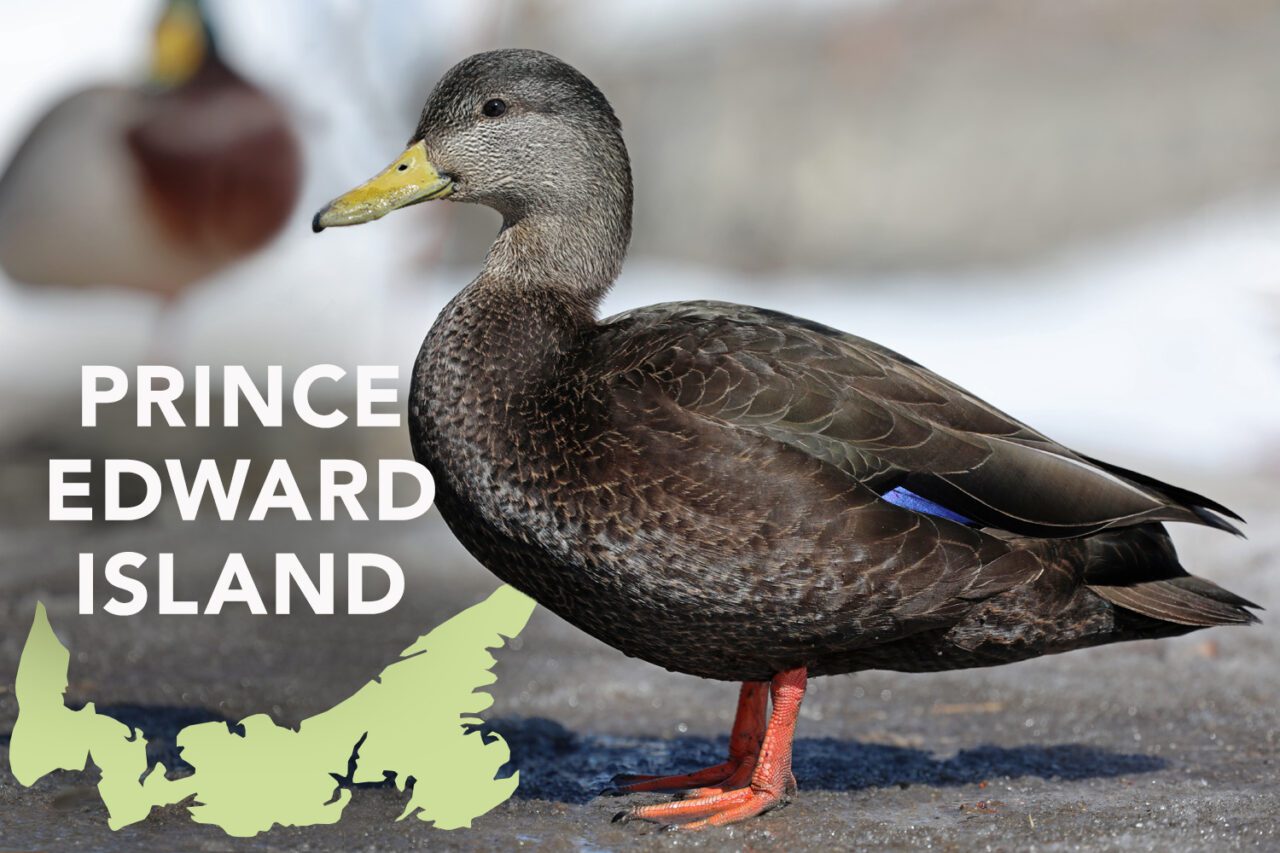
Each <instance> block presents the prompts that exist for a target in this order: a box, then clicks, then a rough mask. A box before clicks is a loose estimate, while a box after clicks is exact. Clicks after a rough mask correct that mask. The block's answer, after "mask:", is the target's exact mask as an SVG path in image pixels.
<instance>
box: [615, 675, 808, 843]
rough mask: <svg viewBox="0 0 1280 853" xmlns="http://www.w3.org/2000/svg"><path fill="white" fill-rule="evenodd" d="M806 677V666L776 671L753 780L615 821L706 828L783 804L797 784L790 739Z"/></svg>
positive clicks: (634, 812) (629, 811) (637, 811)
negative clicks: (769, 711)
mask: <svg viewBox="0 0 1280 853" xmlns="http://www.w3.org/2000/svg"><path fill="white" fill-rule="evenodd" d="M806 676H807V673H806V671H805V668H804V667H798V668H796V669H790V670H787V671H786V672H782V673H779V674H778V675H775V676H774V678H773V682H772V684H771V685H770V696H771V698H772V700H773V712H772V714H771V715H770V717H769V725H768V727H767V728H766V729H765V734H764V740H763V742H762V743H761V744H760V753H759V756H758V758H757V759H756V762H755V767H754V768H753V769H752V771H751V781H750V784H748V785H746V786H745V787H741V788H734V789H728V787H727V786H725V788H724V789H721V788H717V789H716V790H715V792H714V793H712V792H710V791H708V792H707V793H705V794H702V792H699V794H702V795H700V796H695V797H692V798H690V799H684V800H674V801H672V802H668V803H657V804H655V805H651V806H637V807H636V808H632V809H627V810H626V811H623V812H619V813H618V814H617V815H616V816H615V817H614V821H624V822H625V821H629V820H651V821H655V822H657V823H664V824H674V825H677V826H678V827H679V828H680V829H702V828H704V827H707V826H722V825H724V824H727V823H735V822H737V821H740V820H745V819H746V818H749V817H753V816H755V815H758V814H761V813H762V812H765V811H768V810H769V809H772V808H774V807H776V806H779V805H782V804H783V803H785V802H786V800H787V797H788V796H789V795H790V794H792V793H793V792H794V791H795V786H796V780H795V777H794V776H793V775H791V742H792V740H793V739H794V737H795V731H796V718H797V717H798V716H799V714H800V701H801V700H802V699H803V698H804V688H805V681H806ZM682 821H689V822H687V823H681V822H682Z"/></svg>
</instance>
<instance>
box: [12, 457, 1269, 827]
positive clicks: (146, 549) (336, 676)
mask: <svg viewBox="0 0 1280 853" xmlns="http://www.w3.org/2000/svg"><path fill="white" fill-rule="evenodd" d="M43 452H44V451H39V450H38V449H37V451H36V452H34V453H33V454H32V456H33V458H35V459H36V460H37V461H36V462H34V463H30V464H28V463H29V460H27V459H26V457H25V456H24V457H21V458H19V457H15V456H13V455H10V456H9V457H7V459H6V467H5V472H6V475H5V484H4V489H3V493H4V494H3V495H2V496H0V501H2V502H3V504H4V505H5V507H7V510H8V511H6V512H5V513H4V514H3V516H2V517H3V518H4V519H5V521H4V522H0V524H3V525H4V526H3V527H2V528H0V626H3V628H2V630H0V850H140V851H171V850H175V849H180V850H210V851H214V850H217V851H223V850H226V851H234V850H255V851H258V850H261V851H266V850H331V849H332V850H404V849H426V848H428V847H430V848H432V849H467V850H472V849H475V850H489V849H512V848H515V847H520V846H527V847H536V848H538V849H549V850H574V851H577V850H634V849H650V848H654V849H664V848H693V849H712V850H718V849H752V850H756V849H784V848H785V849H790V850H829V849H848V848H862V849H872V848H877V849H879V848H883V849H898V850H908V849H911V850H915V849H946V850H952V849H954V850H969V849H1005V850H1015V849H1030V848H1036V849H1050V850H1054V849H1073V850H1074V849H1086V850H1106V849H1119V848H1124V849H1140V850H1159V851H1168V850H1210V849H1212V850H1220V849H1277V848H1280V819H1278V818H1277V815H1280V790H1277V787H1276V784H1275V783H1276V779H1277V771H1278V770H1280V764H1278V763H1277V750H1278V748H1280V671H1278V664H1277V660H1280V627H1277V625H1278V623H1277V622H1276V621H1275V620H1274V619H1267V621H1266V624H1264V625H1262V626H1259V627H1254V628H1249V629H1217V630H1214V631H1209V632H1201V633H1198V634H1194V635H1191V636H1188V637H1184V638H1180V639H1176V640H1171V641H1163V642H1159V643H1135V644H1129V645H1125V646H1114V647H1110V648H1103V649H1095V650H1090V651H1086V652H1077V653H1073V654H1069V655H1063V656H1059V657H1055V658H1049V659H1042V660H1038V661H1030V662H1026V663H1022V664H1017V665H1014V666H1008V667H1003V668H999V669H993V670H975V671H968V672H957V673H945V674H937V675H901V674H896V673H883V672H874V673H864V674H860V675H857V676H845V677H839V678H827V679H820V680H817V681H816V682H814V683H813V684H812V686H811V690H810V693H809V695H808V696H807V698H806V700H805V704H804V708H803V712H802V720H801V723H800V727H799V734H798V742H797V745H796V758H795V773H796V776H797V778H798V779H799V782H800V793H799V795H798V796H797V797H796V799H795V801H794V802H793V803H792V804H790V805H789V806H788V807H786V808H784V809H780V810H778V811H775V812H773V813H771V814H768V815H766V816H764V817H763V818H760V819H758V820H755V821H752V822H750V823H748V824H746V825H743V826H739V827H733V828H729V829H723V830H716V831H710V832H705V833H701V834H697V835H681V834H668V833H660V832H656V831H655V830H654V829H653V828H652V827H650V826H647V825H643V824H631V825H618V824H612V823H610V820H609V819H610V817H611V816H612V815H613V814H614V813H615V812H616V811H618V810H619V809H620V808H621V807H622V806H624V805H626V804H627V803H633V802H646V801H649V800H650V799H652V798H651V797H635V798H630V799H628V800H618V799H611V798H607V797H601V796H598V795H597V794H598V792H599V791H600V790H601V789H602V788H604V787H605V785H606V783H607V782H608V780H609V778H610V777H611V776H612V775H613V774H615V773H618V772H624V771H631V772H659V771H666V770H675V769H685V768H693V767H696V766H700V765H705V764H711V763H715V762H717V761H719V760H720V757H721V755H722V753H723V752H724V749H725V744H726V737H725V735H726V734H727V730H728V727H729V724H730V722H731V717H732V713H733V707H734V698H735V688H734V686H733V685H728V684H720V683H710V682H704V681H700V680H698V679H694V678H689V677H686V676H681V675H675V674H670V673H667V672H663V671H660V670H658V669H656V668H654V667H652V666H650V665H648V664H645V663H642V662H639V661H635V660H629V659H627V658H624V657H622V656H621V655H620V654H618V653H616V652H614V651H613V650H612V649H609V648H607V647H605V646H603V645H601V644H599V643H597V642H595V641H594V640H591V639H589V638H587V637H586V636H584V635H582V634H580V633H578V632H577V631H575V630H574V629H572V628H570V627H569V626H567V625H565V624H564V623H562V622H561V621H560V620H559V619H557V618H556V617H555V616H553V615H551V614H550V613H549V612H546V611H544V610H539V611H538V612H537V613H536V614H535V616H534V618H533V620H532V622H531V623H530V625H529V627H528V628H527V629H526V631H525V632H524V634H523V635H522V636H521V637H519V638H518V639H517V640H516V641H514V642H513V643H512V644H511V646H510V647H509V648H507V649H505V650H503V651H502V652H501V653H500V661H499V664H498V674H499V681H498V683H497V685H496V686H495V687H494V689H493V693H494V694H495V697H496V703H495V705H494V707H493V709H492V710H491V712H490V713H489V714H488V715H487V716H488V717H489V719H490V721H491V725H492V726H493V727H494V728H496V729H497V730H499V731H501V732H502V733H503V734H504V735H505V736H506V738H507V739H508V740H509V742H510V744H511V746H512V750H513V763H514V764H515V766H516V767H518V768H519V770H520V773H521V787H520V789H519V792H518V793H517V795H516V796H515V797H514V798H513V799H512V800H510V801H509V802H508V803H506V804H505V805H503V806H501V807H499V808H498V809H497V810H495V811H494V812H492V813H490V814H488V815H486V816H484V817H483V818H481V819H479V820H478V821H477V822H476V823H475V826H474V828H472V829H471V830H461V831H454V832H443V831H439V830H434V829H432V828H430V827H428V826H426V825H423V824H421V823H419V822H417V821H414V820H410V821H404V822H400V823H396V822H394V818H395V816H396V815H397V814H398V813H399V811H400V808H401V806H402V795H400V794H398V793H397V792H396V791H394V790H393V789H390V788H361V789H359V790H357V791H356V792H355V796H354V799H353V802H352V804H351V805H350V807H349V808H348V809H347V812H346V814H345V816H344V818H343V820H342V821H341V822H340V823H339V824H337V825H336V826H329V827H317V828H310V829H296V828H285V829H279V828H278V829H276V830H273V831H271V832H269V833H266V834H264V835H260V836H258V837H257V838H254V839H247V840H242V839H232V838H229V837H227V836H226V835H224V834H223V833H222V831H221V830H219V829H216V828H211V827H202V826H198V825H196V824H193V823H192V822H191V821H190V820H188V819H187V817H186V815H185V813H184V812H183V810H182V809H180V808H170V809H167V810H165V811H163V812H159V813H156V814H154V815H153V816H152V817H151V818H150V819H149V820H148V821H147V822H145V823H144V824H141V825H135V826H132V827H127V828H125V829H123V830H121V831H119V832H115V833H113V832H110V831H109V830H108V829H107V828H106V815H105V812H104V809H103V807H102V806H101V804H100V802H99V800H98V798H97V795H96V791H95V790H94V789H93V788H92V787H91V785H92V781H93V780H92V776H90V775H87V774H76V773H63V774H59V775H57V776H55V777H50V778H46V779H45V780H43V781H41V782H40V783H38V784H37V785H36V786H35V787H34V788H33V789H25V788H22V787H20V786H18V785H17V784H16V783H15V782H14V780H13V777H12V776H11V775H10V774H9V772H8V761H7V744H8V734H7V733H8V732H9V730H10V729H11V727H12V724H13V720H14V718H15V715H16V712H17V708H16V704H15V702H14V699H13V686H12V677H13V673H14V671H15V668H16V664H17V659H18V654H19V651H20V648H21V643H22V641H23V639H24V637H25V634H26V631H27V628H28V626H29V624H30V619H31V615H32V612H33V609H34V606H35V602H36V600H37V599H40V600H43V601H44V602H45V603H46V604H47V606H48V607H49V611H50V616H51V618H52V620H53V624H54V627H55V629H56V630H57V631H58V632H59V635H60V637H61V638H62V639H63V641H64V642H65V643H67V644H68V646H69V647H70V648H71V649H72V652H73V658H72V666H71V687H70V691H69V695H70V697H71V698H72V699H73V700H74V701H88V700H93V701H95V702H97V703H98V705H99V707H101V708H108V709H112V713H115V714H116V715H117V716H119V717H120V718H121V719H125V720H128V721H131V722H133V723H135V724H136V725H139V726H140V727H142V728H143V729H144V730H146V731H147V733H148V736H149V737H155V738H157V739H158V741H157V744H156V747H157V750H158V753H157V754H165V753H166V752H168V751H169V750H171V738H172V736H173V734H174V733H175V732H176V731H177V730H178V729H180V728H181V727H182V726H184V725H186V724H188V723H190V722H194V721H197V720H204V719H217V718H225V719H238V718H240V717H243V716H245V715H247V714H250V713H254V712H259V711H266V712H269V713H271V714H272V715H273V716H274V717H275V718H276V719H277V720H280V721H297V720H299V719H301V718H303V717H305V716H308V715H309V714H312V713H315V712H317V711H319V710H322V709H324V708H326V707H329V706H330V705H332V704H333V703H335V702H337V701H338V700H340V699H342V698H344V697H345V696H346V695H348V694H349V693H351V692H352V691H353V690H355V689H356V688H358V687H359V686H360V685H361V684H363V683H364V682H365V681H366V680H367V679H368V678H369V677H370V676H371V675H372V674H373V673H375V672H376V671H377V670H378V669H379V668H381V667H382V666H383V665H384V664H385V663H387V662H388V661H389V660H391V659H392V658H393V657H394V656H395V655H396V654H397V653H398V652H399V650H400V649H402V648H403V647H405V646H406V645H407V644H408V643H409V642H410V641H411V640H413V639H414V638H415V637H416V636H417V635H419V634H420V633H422V632H424V631H425V630H426V629H427V628H429V627H430V626H432V625H434V624H436V623H438V622H440V621H442V620H443V619H445V618H447V617H448V616H450V615H452V614H453V613H454V612H456V611H458V610H460V609H461V608H463V607H465V606H467V605H469V604H471V603H474V602H476V601H478V600H480V598H482V597H483V596H484V595H485V594H486V593H487V592H488V591H489V590H491V589H492V588H493V587H494V586H495V585H496V583H495V581H494V580H493V579H492V578H491V577H490V576H489V575H488V574H487V573H486V572H485V571H484V570H483V569H481V568H480V567H479V566H478V565H476V564H475V563H473V562H472V561H471V560H470V558H469V557H467V555H466V554H465V553H464V552H462V551H461V550H460V549H459V548H458V546H457V545H456V544H454V543H453V542H452V540H451V539H450V537H449V536H448V534H447V532H446V531H445V530H444V529H443V525H441V524H440V523H439V519H438V518H437V517H435V516H434V514H432V516H430V517H429V518H428V519H425V520H423V521H420V522H413V523H394V524H392V523H375V522H365V523H357V522H347V523H333V524H324V525H319V524H310V525H308V524H303V523H297V524H292V523H291V524H280V525H270V524H257V525H255V524H250V523H233V524H225V525H224V524H218V523H215V522H205V521H195V522H190V523H182V522H178V521H171V520H167V517H166V516H165V515H164V514H163V513H162V514H161V517H158V518H154V519H152V520H150V521H147V522H140V523H136V524H128V525H117V526H110V525H94V524H72V525H62V526H53V525H49V524H48V523H47V522H43V521H41V516H42V514H43V511H44V503H43V501H44V493H43V492H42V491H41V488H42V487H41V485H40V481H41V479H42V478H43V476H44V463H43V461H40V460H39V457H40V456H41V455H42V453H43ZM156 452H160V453H162V452H164V451H163V449H160V450H157V451H156ZM1149 467H1150V466H1149ZM1159 473H1162V474H1164V475H1166V476H1172V472H1169V471H1160V472H1159ZM1179 482H1184V484H1185V485H1189V486H1193V487H1195V488H1197V489H1199V490H1202V491H1205V492H1207V493H1209V494H1211V495H1213V496H1214V497H1215V498H1219V499H1221V500H1223V501H1225V502H1226V503H1227V504H1228V505H1231V506H1232V507H1234V508H1236V509H1238V510H1239V511H1240V512H1241V513H1242V514H1243V515H1245V517H1247V518H1249V519H1251V520H1252V521H1253V522H1254V523H1253V524H1252V525H1251V526H1250V529H1249V533H1250V537H1251V538H1250V539H1249V540H1248V541H1241V540H1238V539H1234V538H1232V537H1229V536H1225V535H1222V534H1216V533H1214V532H1212V531H1198V530H1190V531H1183V532H1180V533H1179V545H1180V550H1181V552H1182V554H1183V557H1184V562H1185V563H1186V564H1187V565H1188V566H1190V567H1193V568H1194V569H1196V570H1199V571H1201V572H1203V573H1204V574H1206V575H1208V576H1209V577H1212V578H1213V579H1215V580H1217V581H1219V582H1221V583H1223V584H1224V585H1226V586H1228V587H1229V588H1231V589H1233V590H1235V591H1236V592H1239V593H1240V594H1242V595H1245V596H1247V597H1249V598H1252V599H1255V600H1258V601H1260V602H1262V603H1263V604H1271V605H1273V606H1274V605H1275V604H1276V602H1278V601H1280V525H1277V523H1276V521H1277V518H1278V515H1280V514H1278V513H1277V501H1278V499H1280V495H1278V494H1277V491H1276V489H1275V486H1274V482H1273V481H1262V480H1258V481H1252V482H1250V481H1244V482H1242V481H1225V480H1224V481H1221V482H1206V481H1205V480H1204V478H1203V477H1202V476H1201V477H1199V478H1195V477H1193V478H1191V479H1188V478H1186V477H1184V478H1182V480H1180V481H1179ZM122 550H137V551H140V552H142V553H144V554H151V553H156V552H160V551H174V552H176V554H177V557H176V562H177V565H178V571H179V576H180V581H179V588H178V592H179V594H180V595H182V594H184V593H191V594H194V595H207V594H208V591H209V589H210V588H211V585H212V579H213V576H214V575H215V573H216V571H217V570H218V569H220V568H221V565H222V560H223V559H224V558H225V555H226V553H227V552H228V551H232V550H239V551H243V552H244V553H245V554H246V557H247V559H248V562H249V564H250V566H252V567H255V568H257V569H260V570H261V571H262V573H263V575H264V576H267V573H268V571H269V569H270V565H271V560H270V557H271V555H272V554H274V553H275V552H276V551H296V552H298V553H299V554H300V555H302V556H303V557H304V558H306V557H307V555H314V554H316V553H319V552H325V551H335V552H338V553H345V552H350V551H359V550H372V551H379V552H382V553H386V554H389V555H391V556H393V557H395V558H396V559H397V560H398V561H399V562H400V563H401V565H402V566H404V568H405V570H406V573H407V574H408V575H409V587H408V591H407V594H406V597H405V600H404V601H403V602H402V603H401V605H400V606H399V607H397V608H396V609H395V610H394V611H392V612H391V613H389V614H387V615H385V616H380V617H347V616H331V617H317V616H310V615H294V616H289V617H278V616H262V617H253V616H248V615H241V614H236V613H230V614H226V615H223V616H219V617H160V616H157V615H140V616H136V617H132V618H128V619H121V618H118V617H112V616H106V615H96V616H91V617H80V616H77V615H75V611H76V593H77V590H76V582H75V568H74V566H75V554H76V553H78V552H79V551H92V552H95V553H97V554H99V555H106V554H110V553H113V552H116V551H122ZM1264 618H1266V614H1264ZM166 739H168V740H169V741H170V746H169V747H166V745H165V743H166Z"/></svg>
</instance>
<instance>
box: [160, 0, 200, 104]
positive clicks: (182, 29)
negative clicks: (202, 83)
mask: <svg viewBox="0 0 1280 853" xmlns="http://www.w3.org/2000/svg"><path fill="white" fill-rule="evenodd" d="M214 55H215V49H214V43H213V32H212V30H211V29H210V27H209V22H208V19H207V17H206V15H205V9H204V6H203V4H202V3H201V2H200V0H168V2H167V3H165V6H164V11H163V12H162V13H161V14H160V19H159V20H158V21H157V22H156V26H155V30H153V31H152V35H151V74H150V82H151V85H153V86H155V87H156V88H159V89H170V88H174V87H176V86H181V85H183V84H184V83H186V82H188V81H189V80H191V78H192V77H194V76H195V75H196V72H198V71H199V70H200V68H201V67H202V66H203V65H204V64H205V62H206V61H208V60H209V59H210V58H212V57H213V56H214Z"/></svg>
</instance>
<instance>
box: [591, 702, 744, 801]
mask: <svg viewBox="0 0 1280 853" xmlns="http://www.w3.org/2000/svg"><path fill="white" fill-rule="evenodd" d="M768 704H769V685H768V684H766V683H765V682H763V681H747V682H744V683H743V685H742V690H741V691H740V692H739V693H738V713H737V714H736V715H735V716H734V718H733V732H732V733H731V734H730V735H729V758H728V760H727V761H723V762H721V763H720V764H717V765H715V766H714V767H707V768H705V769H703V770H698V771H697V772H694V773H686V774H683V775H679V776H635V775H631V774H625V773H623V774H619V775H617V776H614V777H613V787H611V788H609V789H608V790H607V791H605V793H606V794H609V795H613V796H621V795H624V794H638V793H640V792H642V791H683V790H686V789H689V788H699V789H701V787H702V786H704V785H723V784H727V783H728V781H729V780H731V779H737V778H739V777H741V781H739V782H738V783H737V784H736V785H734V787H738V786H740V785H744V784H746V780H747V779H750V778H751V771H752V769H753V768H754V767H755V764H756V755H757V754H758V753H759V752H760V742H761V741H762V740H763V739H764V727H765V711H766V710H767V708H768Z"/></svg>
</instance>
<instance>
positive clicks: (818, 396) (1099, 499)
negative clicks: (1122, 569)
mask: <svg viewBox="0 0 1280 853" xmlns="http://www.w3.org/2000/svg"><path fill="white" fill-rule="evenodd" d="M601 335H602V340H604V341H606V342H607V343H605V345H606V346H607V347H608V348H609V352H610V353H611V360H612V361H611V363H612V365H613V370H614V376H615V378H617V379H623V378H624V377H625V375H626V374H627V373H630V372H632V371H640V372H641V373H643V374H645V375H647V376H649V377H653V378H655V379H656V380H657V381H658V382H659V383H660V385H661V387H662V388H663V390H664V392H665V393H666V394H667V395H668V396H669V397H670V398H671V400H672V401H673V402H675V403H676V404H677V405H679V406H680V407H681V408H683V409H685V410H686V411H689V412H691V413H694V414H696V415H698V416H701V417H706V418H712V419H716V420H718V421H721V422H724V423H727V424H730V425H732V426H733V427H735V428H738V429H743V430H747V431H750V432H753V433H757V434H760V435H764V436H767V437H768V438H770V439H772V440H775V441H778V442H780V443H782V444H785V445H788V446H790V447H793V448H796V449H799V450H801V451H803V452H804V453H806V454H808V455H809V456H812V457H815V458H817V459H820V460H822V461H823V462H825V463H827V464H829V465H832V466H834V467H836V468H838V469H839V470H841V471H842V472H844V473H845V474H846V475H848V476H849V477H852V478H854V479H855V480H857V481H858V482H860V483H862V484H864V485H866V486H868V487H869V488H871V489H873V490H875V491H876V493H877V494H879V495H881V496H883V497H886V499H888V500H890V501H891V502H894V503H898V504H899V505H906V506H910V507H911V508H914V509H921V508H923V511H925V512H930V513H932V514H935V515H937V514H943V515H946V516H949V517H952V518H953V520H954V519H962V520H967V521H969V522H971V523H972V524H974V525H976V526H980V527H987V528H996V529H999V530H1004V531H1008V532H1010V533H1013V534H1017V535H1024V536H1043V537H1073V536H1084V535H1088V534H1091V533H1095V532H1097V531H1100V530H1105V529H1108V528H1115V527H1125V526H1132V525H1138V524H1145V523H1149V522H1160V521H1184V522H1191V523H1197V524H1205V525H1209V526H1212V527H1216V528H1219V529H1223V530H1228V531H1231V532H1238V531H1236V530H1235V528H1234V527H1233V526H1232V525H1231V524H1230V523H1229V522H1227V521H1226V520H1224V519H1223V518H1221V517H1220V515H1226V516H1230V517H1232V518H1236V519H1239V516H1237V515H1235V514H1234V513H1233V512H1231V511H1230V510H1228V509H1227V508H1226V507H1223V506H1222V505H1220V504H1217V503H1215V502H1213V501H1211V500H1209V499H1208V498H1205V497H1202V496H1200V495H1197V494H1195V493H1193V492H1190V491H1187V490H1185V489H1180V488H1177V487H1174V486H1170V485H1167V484H1165V483H1161V482H1160V481H1158V480H1155V479H1153V478H1150V477H1147V476H1145V475H1141V474H1137V473H1135V472H1132V471H1127V470H1125V469H1122V468H1119V467H1116V466H1113V465H1109V464H1107V463H1104V462H1100V461H1098V460H1095V459H1090V458H1088V457H1085V456H1082V455H1080V454H1078V453H1075V452H1074V451H1072V450H1070V449H1068V448H1067V447H1064V446H1063V445H1061V444H1058V443H1057V442H1055V441H1053V440H1051V439H1049V438H1048V437H1046V436H1044V435H1043V434H1041V433H1039V432H1037V431H1036V430H1034V429H1032V428H1031V427H1029V426H1027V425H1026V424H1024V423H1022V422H1021V421H1018V420H1017V419H1015V418H1012V417H1010V416H1009V415H1007V414H1005V413H1004V412H1001V411H1000V410H998V409H996V408H995V407H993V406H991V405H990V404H988V403H986V402H984V401H983V400H980V399H979V398H977V397H975V396H974V395H972V394H970V393H969V392H967V391H965V390H964V389H963V388H960V387H959V386H957V385H955V384H954V383H952V382H949V381H947V380H946V379H943V378H942V377H941V376H938V375H937V374H936V373H933V372H932V371H930V370H928V369H926V368H924V367H922V366H921V365H919V364H917V363H916V362H914V361H912V360H910V359H908V358H905V357H903V356H901V355H899V354H898V353H896V352H893V351H892V350H889V349H887V348H885V347H882V346H880V345H878V344H875V343H873V342H871V341H868V340H865V339H863V338H859V337H856V336H854V335H850V334H846V333H844V332H841V331H838V330H836V329H832V328H829V327H827V326H823V325H821V324H819V323H814V322H811V321H808V320H803V319H800V318H797V317H792V316H790V315H787V314H783V313H780V312H776V311H769V310H765V309H762V308H752V307H748V306H743V305H735V304H730V303H723V302H676V303H665V304H660V305H654V306H649V307H646V308H641V309H637V310H634V311H629V312H626V313H623V314H619V315H617V316H615V317H612V318H610V319H608V320H606V321H604V322H603V324H602V326H601Z"/></svg>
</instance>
